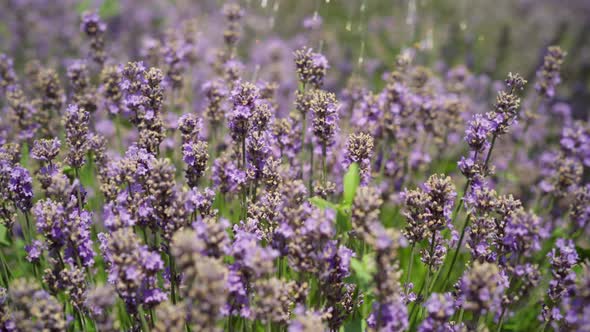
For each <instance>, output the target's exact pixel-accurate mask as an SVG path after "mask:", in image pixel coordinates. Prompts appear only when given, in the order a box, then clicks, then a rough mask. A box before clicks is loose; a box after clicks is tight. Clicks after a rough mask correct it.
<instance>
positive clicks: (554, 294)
mask: <svg viewBox="0 0 590 332" xmlns="http://www.w3.org/2000/svg"><path fill="white" fill-rule="evenodd" d="M547 257H548V258H549V260H550V262H551V276H552V277H553V278H552V280H551V281H550V282H549V289H548V290H547V294H548V297H549V302H548V303H546V304H544V305H543V311H542V313H541V315H542V319H543V320H544V321H546V322H551V321H559V320H561V319H562V318H563V316H562V314H561V312H560V311H559V309H558V307H557V304H559V303H560V301H561V300H562V299H563V298H564V297H566V296H568V293H570V289H571V288H572V287H573V286H574V284H575V282H576V273H575V272H574V271H573V270H572V267H573V266H574V265H576V264H577V263H578V259H579V257H578V253H577V252H576V248H575V246H574V243H573V241H571V240H565V239H557V241H556V242H555V248H553V250H551V252H550V253H549V254H548V255H547Z"/></svg>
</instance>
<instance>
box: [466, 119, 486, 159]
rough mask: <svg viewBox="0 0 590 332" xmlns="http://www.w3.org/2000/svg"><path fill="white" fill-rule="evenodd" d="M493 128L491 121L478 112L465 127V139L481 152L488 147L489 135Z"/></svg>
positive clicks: (470, 145)
mask: <svg viewBox="0 0 590 332" xmlns="http://www.w3.org/2000/svg"><path fill="white" fill-rule="evenodd" d="M491 130H492V127H491V124H490V122H489V121H488V120H487V119H486V118H484V117H483V116H482V115H481V114H476V115H475V117H474V118H473V120H471V121H470V122H469V124H468V125H467V129H465V141H466V142H467V144H469V147H470V148H471V149H472V150H473V151H476V152H481V151H482V150H483V149H484V148H486V147H487V145H486V143H487V140H488V136H489V135H490V132H491Z"/></svg>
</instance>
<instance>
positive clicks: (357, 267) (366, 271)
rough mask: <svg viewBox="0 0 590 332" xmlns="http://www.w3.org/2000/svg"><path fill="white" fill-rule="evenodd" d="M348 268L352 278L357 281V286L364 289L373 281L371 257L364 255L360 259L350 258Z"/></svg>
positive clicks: (373, 269) (373, 271) (373, 270)
mask: <svg viewBox="0 0 590 332" xmlns="http://www.w3.org/2000/svg"><path fill="white" fill-rule="evenodd" d="M350 267H351V268H352V270H353V271H354V277H355V278H356V280H358V282H359V285H360V286H361V287H362V288H363V289H366V288H367V287H368V285H370V284H371V282H372V281H373V274H374V273H375V260H374V257H373V255H371V254H369V255H365V256H363V258H362V259H357V258H352V259H351V260H350Z"/></svg>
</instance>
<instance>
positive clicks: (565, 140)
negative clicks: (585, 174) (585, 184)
mask: <svg viewBox="0 0 590 332" xmlns="http://www.w3.org/2000/svg"><path fill="white" fill-rule="evenodd" d="M559 145H560V146H561V149H562V150H563V151H565V154H566V156H569V157H574V158H577V159H579V160H580V161H581V162H582V163H584V165H585V166H589V165H590V126H588V124H586V123H584V122H581V121H576V122H574V123H573V124H572V125H570V126H567V127H565V128H564V129H563V130H562V132H561V139H560V140H559Z"/></svg>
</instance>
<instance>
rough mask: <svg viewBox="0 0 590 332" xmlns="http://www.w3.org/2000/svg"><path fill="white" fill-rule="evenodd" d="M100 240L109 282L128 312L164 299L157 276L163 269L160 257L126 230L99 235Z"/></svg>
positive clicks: (152, 305)
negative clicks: (158, 285)
mask: <svg viewBox="0 0 590 332" xmlns="http://www.w3.org/2000/svg"><path fill="white" fill-rule="evenodd" d="M99 240H100V242H101V250H102V251H103V253H104V254H105V256H106V257H105V259H106V262H107V266H108V271H109V277H108V280H109V283H111V284H112V285H114V286H115V289H116V291H117V293H118V294H119V296H120V297H121V298H122V299H123V300H124V301H125V304H126V305H127V308H128V310H130V312H131V313H135V312H136V311H137V308H138V306H139V305H141V304H144V305H146V306H147V307H154V306H156V305H157V304H158V303H160V302H163V301H165V300H166V294H165V293H164V292H163V291H162V290H160V289H159V288H158V287H157V273H158V272H159V271H161V270H162V269H163V267H164V263H163V262H162V259H161V258H160V255H158V254H156V253H153V252H150V251H148V250H147V248H146V247H145V246H143V245H141V244H140V242H139V239H138V238H137V236H136V235H135V233H133V232H132V231H131V230H130V229H129V228H121V229H118V230H116V231H115V232H113V233H110V234H105V233H101V234H99Z"/></svg>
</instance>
